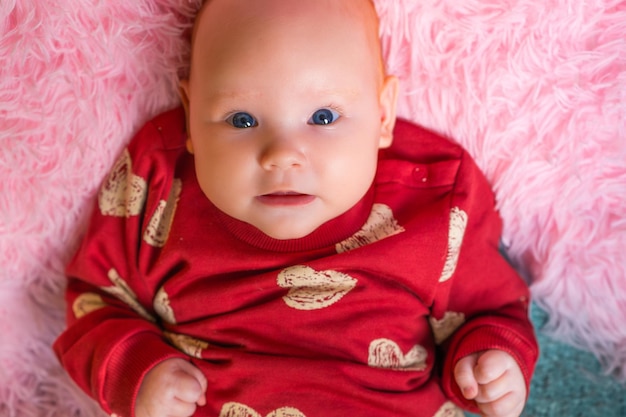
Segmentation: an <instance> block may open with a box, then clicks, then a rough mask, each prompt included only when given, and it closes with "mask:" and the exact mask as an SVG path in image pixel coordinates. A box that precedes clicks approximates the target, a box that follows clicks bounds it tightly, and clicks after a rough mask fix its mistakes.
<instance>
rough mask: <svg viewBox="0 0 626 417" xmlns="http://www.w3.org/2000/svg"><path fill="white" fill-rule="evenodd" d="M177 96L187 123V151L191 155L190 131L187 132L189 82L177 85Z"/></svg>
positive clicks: (182, 81)
mask: <svg viewBox="0 0 626 417" xmlns="http://www.w3.org/2000/svg"><path fill="white" fill-rule="evenodd" d="M178 94H179V95H180V101H181V103H182V105H183V108H184V109H185V121H186V123H187V143H186V144H185V145H186V146H187V150H188V151H189V153H191V154H193V144H192V143H191V130H189V117H190V116H189V80H180V83H179V84H178Z"/></svg>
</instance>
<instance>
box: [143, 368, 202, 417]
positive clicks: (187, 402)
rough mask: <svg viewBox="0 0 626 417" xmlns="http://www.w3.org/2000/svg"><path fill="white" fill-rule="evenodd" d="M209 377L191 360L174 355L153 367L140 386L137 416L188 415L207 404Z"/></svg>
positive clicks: (174, 416)
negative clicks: (206, 394)
mask: <svg viewBox="0 0 626 417" xmlns="http://www.w3.org/2000/svg"><path fill="white" fill-rule="evenodd" d="M206 389H207V380H206V378H205V376H204V375H203V374H202V372H201V371H200V370H199V369H198V368H196V367H195V366H194V365H192V364H191V363H190V362H188V361H186V360H184V359H180V358H172V359H167V360H166V361H164V362H161V363H160V364H158V365H157V366H155V367H154V368H152V369H151V370H150V371H149V372H148V373H147V374H146V376H145V378H144V380H143V382H142V383H141V388H139V393H138V395H137V401H136V402H135V417H187V416H190V415H192V414H193V413H195V411H196V408H197V407H202V406H204V405H205V404H206V396H205V393H206Z"/></svg>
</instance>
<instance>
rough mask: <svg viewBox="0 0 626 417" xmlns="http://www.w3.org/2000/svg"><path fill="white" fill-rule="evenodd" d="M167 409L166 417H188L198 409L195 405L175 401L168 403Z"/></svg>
mask: <svg viewBox="0 0 626 417" xmlns="http://www.w3.org/2000/svg"><path fill="white" fill-rule="evenodd" d="M168 408H169V412H168V414H167V415H168V417H189V416H192V415H193V414H194V413H195V412H196V409H197V408H198V407H197V406H196V404H195V403H190V402H187V401H181V400H179V399H175V400H174V401H172V402H171V403H170V405H169V407H168Z"/></svg>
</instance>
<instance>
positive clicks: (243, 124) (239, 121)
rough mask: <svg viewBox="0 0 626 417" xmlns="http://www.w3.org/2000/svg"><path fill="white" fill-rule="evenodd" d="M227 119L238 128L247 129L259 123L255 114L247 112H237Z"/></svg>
mask: <svg viewBox="0 0 626 417" xmlns="http://www.w3.org/2000/svg"><path fill="white" fill-rule="evenodd" d="M226 121H227V122H228V123H230V124H231V125H233V127H236V128H237V129H247V128H249V127H255V126H257V125H258V123H257V121H256V119H255V118H254V116H252V115H251V114H248V113H245V112H239V113H235V114H233V115H232V116H230V117H229V118H228V119H226Z"/></svg>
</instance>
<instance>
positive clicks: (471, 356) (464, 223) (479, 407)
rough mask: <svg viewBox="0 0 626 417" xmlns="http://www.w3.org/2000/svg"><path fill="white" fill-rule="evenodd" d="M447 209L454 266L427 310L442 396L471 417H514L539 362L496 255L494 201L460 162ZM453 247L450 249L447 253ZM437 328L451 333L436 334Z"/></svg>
mask: <svg viewBox="0 0 626 417" xmlns="http://www.w3.org/2000/svg"><path fill="white" fill-rule="evenodd" d="M452 207H453V208H456V207H458V209H457V210H459V213H460V215H459V217H460V219H456V220H457V223H458V225H457V228H458V229H460V230H461V232H460V233H459V231H458V230H456V229H453V226H455V224H454V222H452V221H451V231H450V236H452V237H454V236H457V237H458V236H461V238H462V244H461V245H460V247H458V249H457V251H456V252H454V251H452V253H451V254H449V259H450V258H452V256H451V255H455V257H456V260H457V261H458V262H455V263H454V264H453V266H455V269H454V272H453V273H452V275H451V276H450V277H449V279H442V280H441V281H440V284H439V287H438V292H437V295H436V298H435V302H434V303H433V305H432V308H431V321H432V323H434V327H433V330H434V331H435V336H439V337H438V338H437V337H436V341H437V342H438V343H439V345H440V348H441V350H440V352H441V353H442V360H443V365H444V366H443V369H442V388H443V389H444V391H445V392H446V394H447V395H448V397H449V398H451V399H452V400H454V401H455V402H456V403H457V404H459V405H461V406H463V407H464V408H466V409H468V410H470V411H473V412H479V411H480V412H482V413H484V414H485V415H489V416H491V415H492V414H491V413H492V412H493V411H494V410H493V408H496V409H497V410H498V413H497V414H494V415H497V416H509V415H511V416H513V415H515V416H517V415H519V413H520V412H521V408H522V407H523V403H524V401H525V400H526V399H527V394H528V390H529V386H530V379H531V377H532V373H533V370H534V366H535V363H536V360H537V357H538V347H537V342H536V339H535V336H534V331H533V327H532V323H531V322H530V320H529V318H528V303H529V290H528V287H527V286H526V284H525V283H524V282H523V280H522V279H521V278H520V277H519V276H518V275H517V273H516V272H515V270H514V269H513V268H512V267H511V266H510V265H509V264H508V263H507V262H506V260H505V259H504V258H503V256H502V255H501V254H500V252H499V240H500V236H501V234H502V223H501V220H500V218H499V215H498V213H497V211H496V210H495V199H494V197H493V194H492V192H491V190H490V187H489V184H488V183H487V181H486V180H485V178H484V177H483V176H482V174H481V173H480V170H479V169H478V168H477V167H476V166H475V164H474V163H473V161H472V160H471V158H469V156H467V155H464V157H463V160H462V163H461V166H460V171H459V173H458V175H457V183H456V189H455V196H454V198H453V202H452ZM453 210H454V209H453ZM451 217H452V216H451ZM456 245H458V242H455V241H452V242H451V243H450V246H451V247H452V249H454V248H455V247H456ZM452 259H453V260H454V259H455V258H452ZM444 278H448V276H446V277H444ZM442 326H443V329H444V330H446V327H450V328H449V329H447V330H446V331H445V332H443V334H442V332H441V327H442ZM437 330H439V331H437ZM437 333H439V335H438V334H437ZM505 352H506V353H505ZM520 375H521V377H520ZM463 389H466V390H469V392H463ZM513 396H514V397H515V398H513ZM505 398H506V399H505ZM496 399H499V400H498V401H494V400H496ZM509 400H510V401H511V403H510V404H509V403H508V402H509ZM500 407H502V409H505V410H503V411H502V410H500Z"/></svg>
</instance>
